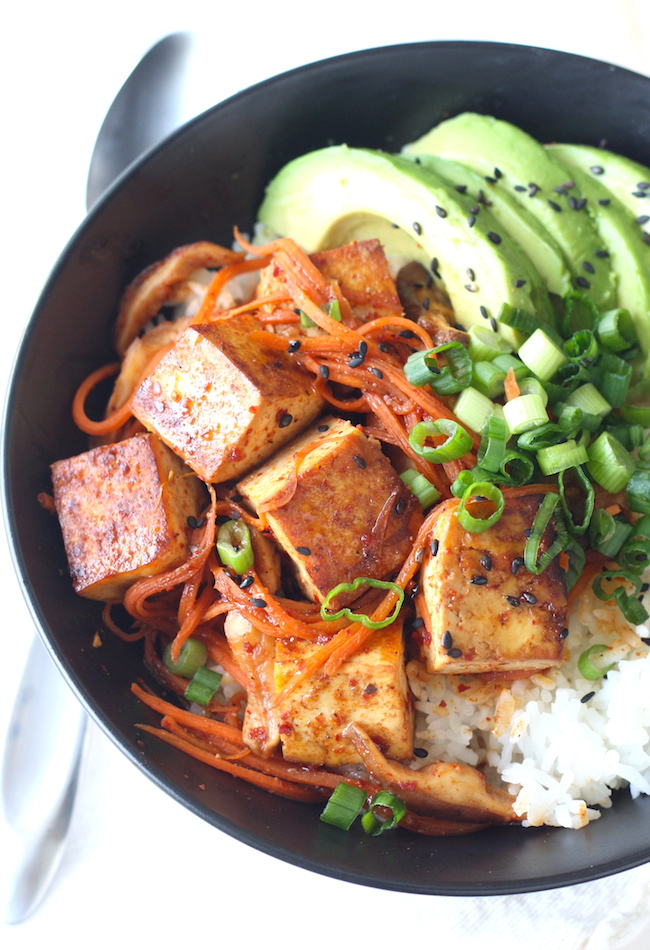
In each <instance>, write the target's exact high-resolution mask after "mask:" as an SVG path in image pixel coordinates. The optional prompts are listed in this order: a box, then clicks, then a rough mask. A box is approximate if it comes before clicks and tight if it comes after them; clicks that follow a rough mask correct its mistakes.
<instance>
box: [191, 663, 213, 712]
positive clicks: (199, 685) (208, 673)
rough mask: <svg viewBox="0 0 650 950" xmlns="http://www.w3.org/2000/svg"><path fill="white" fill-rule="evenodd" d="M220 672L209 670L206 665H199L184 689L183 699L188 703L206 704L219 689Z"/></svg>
mask: <svg viewBox="0 0 650 950" xmlns="http://www.w3.org/2000/svg"><path fill="white" fill-rule="evenodd" d="M220 683H221V673H216V672H215V671H214V670H209V669H208V668H207V666H200V667H199V668H198V670H197V671H196V673H195V674H194V676H193V677H192V679H191V680H190V682H189V683H188V684H187V689H186V690H185V699H186V700H187V701H188V702H189V703H197V704H198V705H199V706H207V705H208V704H209V702H210V700H211V699H212V697H213V696H214V694H215V693H216V691H217V690H218V689H219V684H220Z"/></svg>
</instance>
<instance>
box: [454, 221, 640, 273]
mask: <svg viewBox="0 0 650 950" xmlns="http://www.w3.org/2000/svg"><path fill="white" fill-rule="evenodd" d="M643 223H645V222H643ZM465 273H466V274H467V276H468V277H469V279H470V280H476V273H475V271H474V269H473V268H472V267H468V268H467V270H466V271H465Z"/></svg>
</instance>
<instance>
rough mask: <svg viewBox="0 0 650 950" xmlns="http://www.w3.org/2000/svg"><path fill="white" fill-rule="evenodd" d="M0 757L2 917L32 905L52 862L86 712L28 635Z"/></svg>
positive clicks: (64, 826) (18, 916)
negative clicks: (14, 699) (25, 651)
mask: <svg viewBox="0 0 650 950" xmlns="http://www.w3.org/2000/svg"><path fill="white" fill-rule="evenodd" d="M16 695H17V701H16V704H15V706H14V709H13V712H12V717H11V720H10V722H9V729H8V733H7V740H6V745H5V751H4V756H3V761H2V802H3V815H2V819H3V821H2V826H1V833H2V838H3V839H4V840H3V842H2V847H1V848H0V853H2V857H3V865H4V867H5V869H6V871H5V873H6V880H3V882H2V883H3V895H2V897H3V916H4V919H5V921H6V922H7V923H10V924H14V923H19V922H20V921H22V920H25V918H27V917H29V916H30V914H32V913H33V912H34V910H35V909H36V908H37V907H38V905H39V903H40V902H41V900H42V899H43V897H44V896H45V894H46V892H47V889H48V887H49V885H50V882H51V881H52V878H53V876H54V873H55V871H56V869H57V867H58V865H59V863H60V860H61V857H62V854H63V851H64V846H65V840H66V836H67V831H68V826H69V824H70V818H71V815H72V808H73V804H74V800H75V793H76V788H77V782H78V778H79V769H80V764H81V761H82V752H83V745H84V737H85V733H86V723H87V716H86V713H85V712H84V710H83V709H82V707H81V705H80V703H79V702H78V700H77V699H76V698H75V696H74V695H73V693H72V691H71V689H70V687H69V686H68V684H67V683H66V682H65V680H64V679H63V677H62V676H61V674H60V672H59V671H58V670H56V669H55V666H54V663H53V660H52V659H51V657H50V656H49V654H48V652H47V650H46V649H45V647H44V646H43V644H42V642H41V639H40V637H38V636H35V637H34V639H33V641H32V645H31V648H30V652H29V656H28V659H27V663H26V665H25V669H24V672H23V676H22V680H21V682H20V685H19V687H18V692H17V694H16Z"/></svg>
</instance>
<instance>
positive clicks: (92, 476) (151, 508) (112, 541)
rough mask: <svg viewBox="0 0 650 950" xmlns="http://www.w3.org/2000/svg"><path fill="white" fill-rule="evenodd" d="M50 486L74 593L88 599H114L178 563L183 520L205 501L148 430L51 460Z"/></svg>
mask: <svg viewBox="0 0 650 950" xmlns="http://www.w3.org/2000/svg"><path fill="white" fill-rule="evenodd" d="M52 485H53V489H54V504H55V506H56V512H57V515H58V517H59V522H60V524H61V530H62V533H63V541H64V544H65V550H66V554H67V557H68V564H69V567H70V574H71V576H72V583H73V585H74V589H75V590H76V591H77V593H79V594H82V595H83V596H84V597H88V598H90V599H91V600H102V601H118V600H120V599H121V597H122V594H123V593H124V591H125V590H126V588H127V587H129V586H130V585H131V584H132V583H134V581H137V580H139V579H140V578H142V577H149V576H151V575H152V574H158V573H160V572H162V571H166V570H169V569H171V568H174V567H176V566H178V565H179V564H181V563H182V562H183V561H184V560H185V558H186V557H187V555H188V548H187V546H188V542H189V532H190V529H189V527H188V521H187V519H188V518H190V519H191V518H192V517H193V518H198V517H199V515H200V512H201V509H202V508H203V507H204V505H205V503H206V501H207V494H206V491H205V486H204V485H202V483H201V482H200V481H199V480H198V479H197V478H196V477H195V476H194V475H192V474H191V473H188V469H187V468H186V467H185V466H184V465H183V463H182V462H181V460H180V459H179V458H178V457H177V456H176V455H174V453H173V452H172V451H171V450H170V449H169V448H167V446H166V445H164V443H163V442H161V441H160V439H158V438H157V437H156V436H155V435H151V434H150V433H140V434H138V435H135V436H133V437H132V438H130V439H126V440H125V441H123V442H117V443H115V444H112V445H102V446H99V447H98V448H95V449H92V450H90V451H89V452H84V453H83V454H82V455H77V456H75V457H74V458H69V459H64V460H62V461H59V462H55V463H54V464H53V465H52Z"/></svg>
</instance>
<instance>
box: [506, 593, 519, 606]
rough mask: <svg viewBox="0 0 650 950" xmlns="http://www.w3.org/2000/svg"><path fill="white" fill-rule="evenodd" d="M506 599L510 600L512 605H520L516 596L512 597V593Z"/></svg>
mask: <svg viewBox="0 0 650 950" xmlns="http://www.w3.org/2000/svg"><path fill="white" fill-rule="evenodd" d="M506 600H507V601H508V603H509V604H510V606H511V607H518V606H519V601H518V600H517V598H516V597H510V595H508V596H507V597H506Z"/></svg>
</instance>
